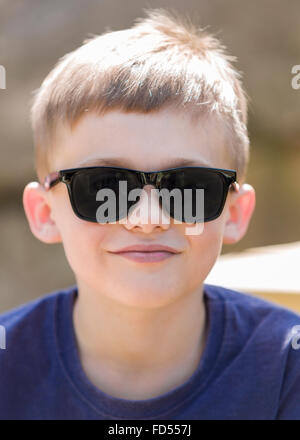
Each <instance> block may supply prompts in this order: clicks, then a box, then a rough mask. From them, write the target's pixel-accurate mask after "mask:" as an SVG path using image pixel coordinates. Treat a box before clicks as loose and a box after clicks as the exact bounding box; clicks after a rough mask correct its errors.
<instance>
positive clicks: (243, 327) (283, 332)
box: [204, 284, 300, 346]
mask: <svg viewBox="0 0 300 440" xmlns="http://www.w3.org/2000/svg"><path fill="white" fill-rule="evenodd" d="M204 292H205V295H206V297H207V300H208V301H209V302H210V303H211V304H214V305H215V307H216V306H217V305H219V306H221V307H222V308H223V314H224V317H225V318H224V319H225V321H226V322H225V324H226V327H227V329H228V328H230V329H231V330H232V331H233V330H234V329H235V330H238V331H239V334H240V336H241V337H243V336H244V338H245V339H246V338H249V337H250V335H251V334H252V335H253V336H255V335H256V337H257V340H256V343H257V342H259V341H260V342H264V343H265V344H267V343H268V342H270V344H271V345H273V346H274V341H275V340H276V339H277V340H280V341H284V342H285V344H287V345H288V341H289V342H291V341H292V339H293V337H294V336H297V335H299V337H298V339H299V342H300V314H298V313H296V312H295V311H293V310H290V309H288V308H286V307H283V306H281V305H278V304H275V303H273V302H271V301H268V300H266V299H262V298H259V297H257V296H255V295H253V294H250V293H245V292H241V291H237V290H233V289H230V288H226V287H222V286H217V285H212V284H204ZM298 326H299V327H298ZM229 333H230V332H229ZM236 339H238V337H237V335H236Z"/></svg>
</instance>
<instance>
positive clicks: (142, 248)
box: [110, 244, 181, 263]
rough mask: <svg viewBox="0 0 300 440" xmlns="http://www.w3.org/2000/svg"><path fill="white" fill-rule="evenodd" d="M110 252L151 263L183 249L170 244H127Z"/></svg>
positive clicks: (171, 255) (169, 256)
mask: <svg viewBox="0 0 300 440" xmlns="http://www.w3.org/2000/svg"><path fill="white" fill-rule="evenodd" d="M110 252H111V253H113V254H116V255H119V256H121V257H124V258H127V259H129V260H133V261H136V262H140V263H146V262H148V263H150V262H158V261H163V260H165V259H167V258H171V257H173V256H174V255H177V254H179V253H180V252H181V251H179V250H178V249H175V248H172V247H170V246H166V245H161V244H151V245H144V244H136V245H131V246H126V247H124V248H121V249H118V250H117V251H110Z"/></svg>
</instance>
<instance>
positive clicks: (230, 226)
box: [223, 183, 255, 244]
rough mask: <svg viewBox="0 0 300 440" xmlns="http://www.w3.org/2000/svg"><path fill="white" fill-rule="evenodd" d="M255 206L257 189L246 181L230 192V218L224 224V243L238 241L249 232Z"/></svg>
mask: <svg viewBox="0 0 300 440" xmlns="http://www.w3.org/2000/svg"><path fill="white" fill-rule="evenodd" d="M254 208H255V190H254V188H253V187H252V186H251V185H248V184H247V183H244V184H243V185H241V186H240V187H238V191H235V192H232V193H231V194H230V199H229V205H228V218H227V221H226V223H225V226H224V233H223V244H231V243H236V242H237V241H239V240H241V239H242V238H243V237H244V235H245V234H246V232H247V229H248V226H249V223H250V220H251V217H252V214H253V211H254Z"/></svg>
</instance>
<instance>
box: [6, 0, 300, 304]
mask: <svg viewBox="0 0 300 440" xmlns="http://www.w3.org/2000/svg"><path fill="white" fill-rule="evenodd" d="M148 7H155V8H156V7H163V8H167V9H170V8H171V9H173V10H176V11H178V12H182V13H184V14H189V15H190V16H191V17H192V19H193V21H194V22H195V21H196V22H197V23H198V24H199V26H201V27H204V26H208V30H210V31H212V32H215V33H216V35H217V37H219V38H221V39H222V41H223V43H224V44H225V45H226V46H228V50H229V52H230V53H231V54H232V55H235V56H237V59H238V61H237V63H236V67H237V68H238V69H239V70H241V71H242V72H244V73H243V82H244V85H245V88H246V91H247V93H248V95H249V97H250V108H249V131H250V139H251V144H252V146H251V161H250V167H249V173H248V182H249V183H251V184H252V185H253V186H254V187H255V188H256V191H257V207H256V212H255V215H254V217H253V219H252V222H251V225H250V228H249V231H248V234H247V236H246V237H245V238H244V239H243V240H242V241H241V242H240V243H238V244H236V245H233V246H225V247H224V250H223V252H228V251H238V250H242V249H245V248H248V247H254V246H263V245H270V244H276V243H284V242H290V241H298V240H299V220H300V207H299V200H300V197H299V196H300V185H299V170H300V142H299V139H300V123H299V121H300V90H294V89H293V88H292V87H291V79H292V75H291V69H292V66H293V65H296V64H300V32H299V29H300V3H299V0H289V2H283V1H282V0H253V1H251V2H250V1H246V0H244V1H241V0H226V1H224V0H223V1H222V0H206V1H204V0H186V1H185V2H182V1H179V0H172V1H170V0H169V1H154V0H151V1H149V0H147V1H144V0H123V1H121V0H101V1H100V0H25V1H24V0H22V1H21V0H13V1H11V0H0V65H3V66H4V67H5V69H6V89H5V90H0V140H1V144H0V145H1V159H0V171H1V172H0V226H1V228H0V240H1V253H0V289H1V290H0V311H1V310H6V309H8V308H11V307H13V306H16V305H18V304H21V303H24V302H26V301H28V300H30V299H33V298H36V297H39V296H42V295H44V294H45V293H47V292H50V291H52V290H55V289H59V288H61V287H66V286H68V285H70V284H72V283H74V282H75V279H74V276H73V273H72V272H71V270H70V268H69V267H68V264H67V262H66V259H65V256H64V252H63V249H62V246H61V245H59V244H55V245H46V244H44V243H41V242H39V241H38V240H37V239H36V238H35V237H34V236H33V235H32V234H31V232H30V229H29V226H28V224H27V220H26V217H25V214H24V211H23V206H22V194H23V189H24V186H25V185H26V183H27V182H29V181H31V180H36V175H35V170H34V166H33V144H32V138H31V131H30V125H29V108H30V100H31V96H32V95H31V93H32V91H33V90H34V89H36V88H38V87H39V86H40V84H41V82H42V80H43V79H44V77H45V76H46V75H47V73H48V72H49V71H50V70H51V68H52V67H53V66H54V64H55V63H56V62H57V60H58V58H59V57H61V56H62V55H64V54H65V53H66V52H70V51H72V50H74V49H75V48H76V47H78V46H79V45H80V44H81V43H82V41H83V40H84V39H85V38H87V37H89V36H90V34H100V33H101V32H103V31H104V30H106V29H107V28H109V29H111V30H119V29H124V28H127V27H129V26H131V25H132V24H133V22H134V19H135V18H136V17H141V16H143V15H144V13H143V8H148Z"/></svg>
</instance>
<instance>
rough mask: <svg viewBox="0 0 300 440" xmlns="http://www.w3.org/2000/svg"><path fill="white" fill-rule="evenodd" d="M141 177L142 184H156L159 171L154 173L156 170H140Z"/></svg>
mask: <svg viewBox="0 0 300 440" xmlns="http://www.w3.org/2000/svg"><path fill="white" fill-rule="evenodd" d="M141 177H142V181H143V185H154V186H157V185H158V183H159V180H160V179H161V177H160V173H156V172H149V173H145V172H142V173H141Z"/></svg>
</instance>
